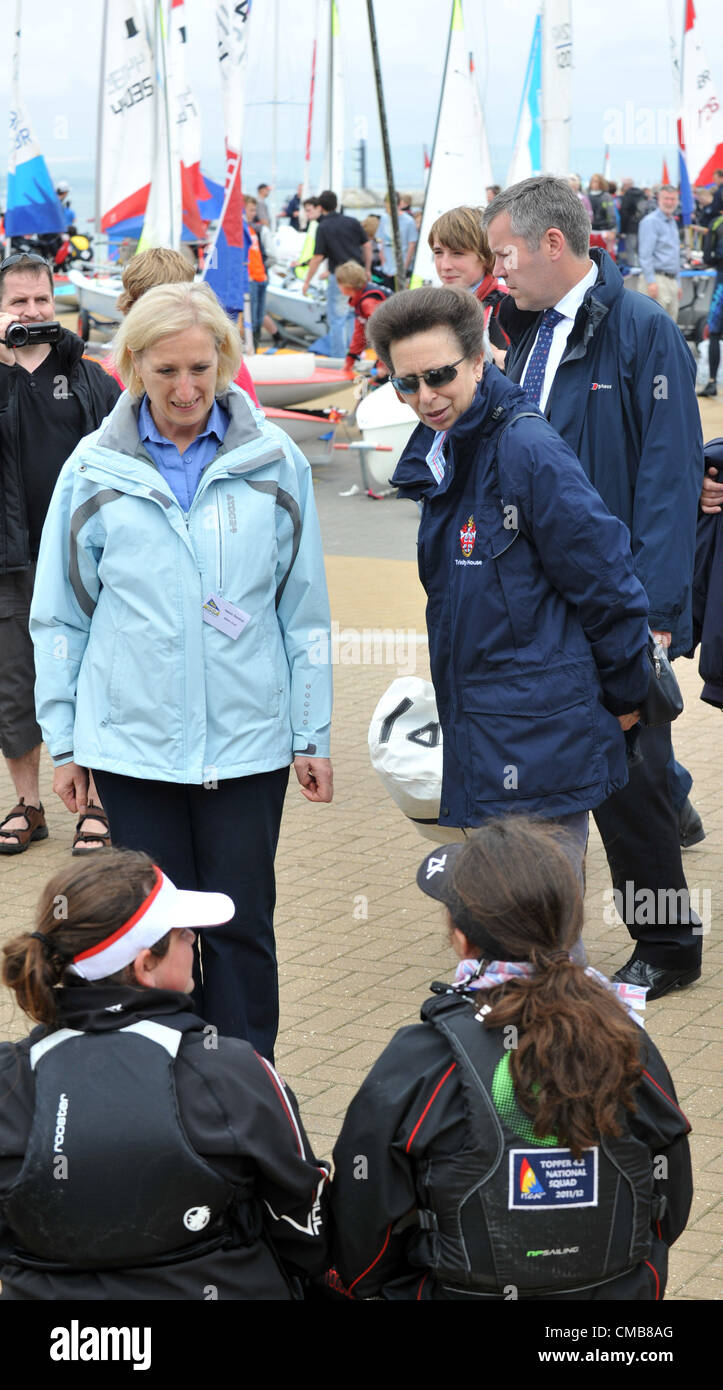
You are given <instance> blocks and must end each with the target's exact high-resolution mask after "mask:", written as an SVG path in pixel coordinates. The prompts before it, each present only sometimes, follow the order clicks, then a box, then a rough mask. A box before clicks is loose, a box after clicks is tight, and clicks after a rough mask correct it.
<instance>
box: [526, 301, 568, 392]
mask: <svg viewBox="0 0 723 1390" xmlns="http://www.w3.org/2000/svg"><path fill="white" fill-rule="evenodd" d="M564 317H565V315H564V314H558V312H557V309H546V310H545V312H544V314H543V315H542V321H541V323H540V327H539V331H538V334H537V341H536V343H535V346H534V348H533V350H532V354H531V356H530V361H529V364H528V367H527V372H526V375H525V384H524V388H523V389H524V392H525V395H526V396H527V397H528V399H529V400H531V401H532V403H533V405H536V406H539V404H540V397H541V395H542V386H543V383H544V380H545V367H546V366H547V359H548V357H549V355H550V347H551V344H552V335H553V333H554V331H555V325H556V324H558V323H559V322H560V320H561V319H564Z"/></svg>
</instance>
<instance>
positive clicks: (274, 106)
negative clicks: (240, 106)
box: [269, 0, 279, 232]
mask: <svg viewBox="0 0 723 1390" xmlns="http://www.w3.org/2000/svg"><path fill="white" fill-rule="evenodd" d="M278 110H279V0H274V86H273V92H272V101H271V197H270V198H269V214H270V217H271V231H272V232H275V231H276V173H277V166H278V150H279V138H278Z"/></svg>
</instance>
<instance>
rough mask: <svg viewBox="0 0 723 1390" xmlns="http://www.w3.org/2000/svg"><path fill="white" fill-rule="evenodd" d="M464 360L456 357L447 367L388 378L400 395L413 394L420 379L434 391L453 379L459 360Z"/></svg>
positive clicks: (464, 359)
mask: <svg viewBox="0 0 723 1390" xmlns="http://www.w3.org/2000/svg"><path fill="white" fill-rule="evenodd" d="M465 361H466V358H464V357H458V358H457V361H456V362H450V364H449V366H448V367H432V368H431V369H430V370H429V371H428V372H422V373H421V376H393V377H390V380H391V383H392V386H393V387H394V389H395V391H398V392H399V394H400V395H401V396H415V395H416V393H417V391H418V390H419V383H420V381H423V382H424V384H425V386H428V387H429V388H430V390H431V391H436V390H437V387H438V386H449V383H450V381H454V378H455V377H456V375H457V368H458V366H459V364H460V362H465Z"/></svg>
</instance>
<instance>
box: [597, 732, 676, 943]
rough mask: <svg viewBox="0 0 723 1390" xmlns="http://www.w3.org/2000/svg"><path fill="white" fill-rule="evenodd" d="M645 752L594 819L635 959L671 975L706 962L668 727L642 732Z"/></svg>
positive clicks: (641, 743)
mask: <svg viewBox="0 0 723 1390" xmlns="http://www.w3.org/2000/svg"><path fill="white" fill-rule="evenodd" d="M636 728H637V725H636ZM639 749H640V752H641V754H642V758H641V760H640V761H639V762H638V763H637V764H635V765H633V766H631V767H630V768H629V772H630V780H629V782H628V784H627V786H626V787H623V788H622V790H621V791H618V792H613V794H612V796H610V797H608V799H607V801H604V802H603V804H602V806H597V807H596V808H595V810H594V811H593V816H594V817H595V821H596V824H597V828H598V830H599V831H600V835H601V837H602V841H603V844H604V845H605V853H606V854H607V859H608V864H609V866H610V874H611V877H612V881H613V888H615V889H616V890H617V901H616V907H617V910H618V912H619V913H620V915H621V917H622V918H623V920H624V921H625V925H626V926H627V929H628V931H629V932H630V935H631V936H632V937H633V938H634V940H635V943H636V944H635V952H634V954H635V956H636V957H637V958H638V959H640V960H644V961H647V962H648V963H649V964H650V965H657V966H660V967H661V968H662V969H665V970H676V969H681V970H686V969H689V968H692V967H694V966H695V965H699V964H700V959H701V953H702V946H703V941H702V930H701V922H700V919H699V918H698V916H697V914H696V913H695V912H694V911H692V910H691V907H690V899H689V894H688V885H687V883H686V878H685V874H684V872H683V861H682V858H681V853H680V831H679V828H678V817H677V814H676V812H675V811H674V809H673V803H672V800H671V795H670V785H669V781H668V764H669V762H670V761H671V759H672V746H671V733H670V725H669V724H665V725H663V726H662V727H661V728H658V729H646V728H641V729H640V743H639Z"/></svg>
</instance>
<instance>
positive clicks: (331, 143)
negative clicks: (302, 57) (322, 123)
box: [321, 0, 344, 202]
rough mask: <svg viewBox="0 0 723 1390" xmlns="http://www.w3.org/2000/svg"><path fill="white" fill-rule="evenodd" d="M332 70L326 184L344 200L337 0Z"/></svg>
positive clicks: (332, 7) (332, 0) (332, 1)
mask: <svg viewBox="0 0 723 1390" xmlns="http://www.w3.org/2000/svg"><path fill="white" fill-rule="evenodd" d="M328 59H329V73H328V86H327V95H326V101H327V108H326V144H325V148H324V166H323V175H322V180H321V182H322V186H323V188H330V189H331V190H332V192H333V193H336V196H337V198H338V199H339V202H341V200H342V197H343V192H344V72H343V68H342V62H341V35H340V32H339V11H338V9H337V4H336V0H329V54H328Z"/></svg>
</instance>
